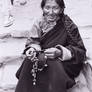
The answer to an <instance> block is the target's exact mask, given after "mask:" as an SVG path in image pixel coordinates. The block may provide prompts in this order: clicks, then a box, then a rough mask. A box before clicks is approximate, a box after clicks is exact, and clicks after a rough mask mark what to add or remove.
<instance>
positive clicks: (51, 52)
mask: <svg viewBox="0 0 92 92" xmlns="http://www.w3.org/2000/svg"><path fill="white" fill-rule="evenodd" d="M44 53H45V55H46V56H47V58H49V59H54V58H56V57H58V56H60V55H61V50H59V49H57V48H54V47H52V48H48V49H46V50H45V51H44Z"/></svg>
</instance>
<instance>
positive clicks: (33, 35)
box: [23, 20, 41, 54]
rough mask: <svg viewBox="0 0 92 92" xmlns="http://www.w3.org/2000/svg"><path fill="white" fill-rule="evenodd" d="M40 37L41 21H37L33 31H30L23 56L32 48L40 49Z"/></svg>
mask: <svg viewBox="0 0 92 92" xmlns="http://www.w3.org/2000/svg"><path fill="white" fill-rule="evenodd" d="M40 36H41V29H40V26H39V21H38V20H37V21H35V22H34V24H33V26H32V29H31V30H30V33H29V37H28V38H27V41H26V44H25V49H24V51H23V54H25V53H26V51H27V50H28V49H29V48H31V47H33V48H35V49H37V48H40Z"/></svg>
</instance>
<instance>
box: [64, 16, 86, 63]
mask: <svg viewBox="0 0 92 92" xmlns="http://www.w3.org/2000/svg"><path fill="white" fill-rule="evenodd" d="M65 26H66V31H67V46H66V48H67V49H69V50H70V51H71V54H72V59H73V61H74V62H73V63H75V64H77V63H80V62H83V61H85V60H86V49H85V46H84V44H83V40H82V38H81V36H80V34H79V30H78V27H77V26H76V25H75V24H74V23H73V21H72V20H71V19H70V18H69V17H68V16H67V17H66V19H65Z"/></svg>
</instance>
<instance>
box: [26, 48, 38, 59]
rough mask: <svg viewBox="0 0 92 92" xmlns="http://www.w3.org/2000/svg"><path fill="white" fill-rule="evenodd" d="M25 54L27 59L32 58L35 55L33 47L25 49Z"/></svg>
mask: <svg viewBox="0 0 92 92" xmlns="http://www.w3.org/2000/svg"><path fill="white" fill-rule="evenodd" d="M26 56H27V57H28V59H31V60H33V59H34V58H35V56H36V50H35V49H34V48H30V49H28V50H27V51H26Z"/></svg>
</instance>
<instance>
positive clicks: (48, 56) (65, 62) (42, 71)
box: [15, 0, 86, 92]
mask: <svg viewBox="0 0 92 92" xmlns="http://www.w3.org/2000/svg"><path fill="white" fill-rule="evenodd" d="M41 8H42V11H43V16H42V17H41V18H40V19H39V20H37V21H36V22H35V23H34V24H33V27H32V31H31V32H32V33H31V34H30V35H31V36H30V37H29V38H28V40H27V43H26V46H25V50H24V54H25V55H26V58H25V60H24V62H23V64H22V65H21V67H20V68H19V70H18V71H17V73H16V76H17V78H18V79H19V81H18V84H17V87H16V90H15V92H66V91H67V89H68V88H71V87H72V86H73V85H74V84H75V81H74V78H75V77H77V76H78V74H79V72H80V70H81V69H82V66H83V63H84V61H85V58H86V49H85V47H84V45H83V41H82V39H81V37H80V34H79V31H78V28H77V26H76V25H75V24H74V23H73V21H72V20H71V19H70V18H69V17H68V16H67V15H65V14H64V8H65V4H64V2H63V0H42V2H41Z"/></svg>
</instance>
